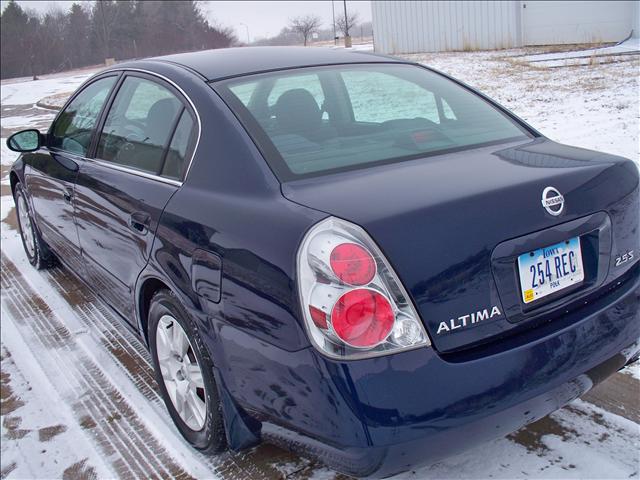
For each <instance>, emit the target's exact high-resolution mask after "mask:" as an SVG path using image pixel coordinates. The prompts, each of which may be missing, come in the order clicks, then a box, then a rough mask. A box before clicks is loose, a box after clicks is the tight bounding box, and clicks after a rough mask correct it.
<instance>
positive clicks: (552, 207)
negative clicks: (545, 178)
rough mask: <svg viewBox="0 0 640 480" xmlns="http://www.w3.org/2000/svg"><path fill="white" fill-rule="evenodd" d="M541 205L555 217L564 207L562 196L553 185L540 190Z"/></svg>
mask: <svg viewBox="0 0 640 480" xmlns="http://www.w3.org/2000/svg"><path fill="white" fill-rule="evenodd" d="M542 206H543V207H544V209H545V210H546V211H547V212H549V214H550V215H553V216H554V217H557V216H558V215H560V214H561V213H562V210H563V209H564V197H563V196H562V194H561V193H560V192H559V191H558V190H557V189H555V188H553V187H547V188H545V189H544V190H543V191H542Z"/></svg>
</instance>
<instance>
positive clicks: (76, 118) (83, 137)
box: [49, 76, 117, 156]
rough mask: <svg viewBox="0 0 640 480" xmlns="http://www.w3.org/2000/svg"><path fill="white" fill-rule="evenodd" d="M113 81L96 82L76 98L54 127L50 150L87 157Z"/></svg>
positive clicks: (110, 78)
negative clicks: (51, 148)
mask: <svg viewBox="0 0 640 480" xmlns="http://www.w3.org/2000/svg"><path fill="white" fill-rule="evenodd" d="M116 78H117V77H115V76H113V77H106V78H101V79H99V80H96V81H95V82H93V83H91V84H90V85H88V86H87V87H85V88H84V90H82V91H81V92H80V93H79V94H78V95H76V97H75V98H74V99H73V100H72V101H71V103H69V105H67V108H65V109H64V111H63V112H62V113H61V114H60V116H59V117H58V119H57V120H56V123H55V124H54V126H53V131H52V135H51V139H50V144H49V145H50V146H51V147H55V148H59V149H61V150H64V151H67V152H70V153H75V154H77V155H82V156H84V155H86V154H87V150H88V149H89V144H90V143H91V136H92V134H93V129H94V127H95V126H96V123H97V121H98V116H99V115H100V111H101V110H102V106H103V105H104V102H105V101H106V99H107V96H108V95H109V92H110V91H111V88H112V87H113V85H114V83H115V82H116Z"/></svg>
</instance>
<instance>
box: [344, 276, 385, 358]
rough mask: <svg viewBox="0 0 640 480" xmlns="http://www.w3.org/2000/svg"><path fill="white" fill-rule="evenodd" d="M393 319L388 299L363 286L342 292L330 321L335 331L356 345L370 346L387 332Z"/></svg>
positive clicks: (375, 343)
mask: <svg viewBox="0 0 640 480" xmlns="http://www.w3.org/2000/svg"><path fill="white" fill-rule="evenodd" d="M394 321H395V315H394V313H393V309H392V308H391V303H390V302H389V300H388V299H387V298H386V297H385V296H384V295H381V294H380V293H378V292H375V291H373V290H367V289H363V288H360V289H357V290H351V291H349V292H347V293H345V294H344V295H342V297H340V298H339V299H338V301H337V302H336V304H335V306H334V307H333V311H332V312H331V325H332V326H333V330H334V332H335V333H336V335H337V336H338V337H339V338H340V339H341V340H342V341H343V342H345V343H346V344H348V345H351V346H352V347H357V348H366V347H373V346H375V345H377V344H379V343H380V342H382V341H383V340H384V339H385V338H387V336H388V335H389V332H391V329H392V328H393V323H394Z"/></svg>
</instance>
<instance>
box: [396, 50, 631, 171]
mask: <svg viewBox="0 0 640 480" xmlns="http://www.w3.org/2000/svg"><path fill="white" fill-rule="evenodd" d="M523 52H524V51H523V50H518V49H516V50H504V51H500V52H449V53H437V54H417V55H405V58H408V59H410V60H412V61H416V62H420V63H423V64H425V65H427V66H429V67H432V68H435V69H437V70H440V71H442V72H444V73H446V74H448V75H451V76H453V77H455V78H457V79H459V80H461V81H463V82H465V83H467V84H469V85H470V86H472V87H474V88H476V89H478V90H479V91H480V92H482V93H484V94H486V95H488V96H489V97H491V98H492V99H494V100H496V101H497V102H498V103H500V104H502V105H503V106H505V107H506V108H508V109H509V110H511V111H512V112H514V113H515V114H516V115H518V116H519V117H520V118H522V119H524V120H525V121H526V122H528V123H529V124H530V125H531V126H533V127H534V128H536V129H537V130H538V131H540V132H541V133H542V134H543V135H546V136H548V137H549V138H551V139H552V140H555V141H557V142H560V143H566V144H569V145H573V146H576V147H582V148H588V149H592V150H600V151H603V152H606V153H612V154H614V155H620V156H623V157H626V158H630V159H632V160H634V161H636V162H640V139H639V134H640V95H639V92H640V75H638V71H639V68H640V59H638V60H635V61H632V62H624V63H612V64H602V65H593V66H587V67H576V68H574V67H571V69H568V68H558V69H551V68H547V69H537V68H533V67H530V66H528V65H522V64H517V63H516V62H514V59H513V57H514V55H518V54H521V53H523Z"/></svg>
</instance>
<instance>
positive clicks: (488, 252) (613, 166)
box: [282, 139, 637, 352]
mask: <svg viewBox="0 0 640 480" xmlns="http://www.w3.org/2000/svg"><path fill="white" fill-rule="evenodd" d="M628 164H629V161H625V160H624V159H620V158H619V157H614V156H611V155H606V154H600V153H597V152H592V151H588V150H583V149H578V148H573V147H568V146H563V145H559V144H556V143H554V142H551V141H549V140H546V139H536V140H534V141H527V143H526V144H523V143H522V142H520V143H518V144H509V145H501V146H500V147H496V146H492V147H483V148H479V149H472V150H466V151H462V152H457V153H450V154H446V155H439V156H433V157H428V158H422V159H418V160H411V161H405V162H399V163H395V164H391V165H380V166H375V167H370V168H364V169H358V170H352V171H348V172H342V173H338V174H331V175H326V176H319V177H314V178H307V179H302V180H297V181H293V182H288V183H284V184H283V185H282V191H283V195H284V196H285V197H286V198H288V199H289V200H291V201H294V202H296V203H299V204H302V205H305V206H308V207H311V208H314V209H317V210H321V211H323V212H326V213H328V214H331V215H334V216H337V217H340V218H343V219H345V220H348V221H351V222H354V223H357V224H359V225H360V226H362V227H363V228H364V229H365V230H366V231H367V232H368V233H369V234H370V235H371V237H372V238H373V239H374V241H376V242H377V243H378V245H379V246H380V248H381V250H382V251H383V253H384V254H385V255H386V256H387V259H388V260H389V262H390V263H391V265H392V266H393V267H394V269H395V271H396V273H397V274H398V276H399V277H400V280H401V281H402V282H403V284H404V286H405V287H406V289H407V291H408V292H409V293H410V295H411V296H412V299H413V301H414V303H415V305H416V307H417V309H418V311H419V313H420V316H421V318H422V321H423V322H424V324H425V327H426V328H427V330H428V332H429V334H430V337H431V339H432V341H433V344H434V346H435V347H436V348H437V349H438V350H440V351H443V352H448V351H453V350H456V349H460V348H468V347H470V346H472V345H475V344H478V343H481V342H486V341H488V340H490V339H491V338H493V337H496V336H500V335H504V334H507V332H508V331H509V330H512V329H514V328H517V327H519V326H521V325H523V324H526V323H527V322H529V321H532V320H533V319H535V318H539V315H536V313H538V312H536V311H535V309H534V311H533V313H532V312H531V311H525V312H524V313H523V311H522V308H520V310H518V308H519V307H521V305H519V301H515V300H513V291H514V289H515V288H516V285H517V281H518V280H517V276H516V275H514V270H513V259H514V255H516V254H518V253H524V252H525V251H527V250H528V249H529V248H532V247H534V246H535V247H536V248H541V247H544V246H547V245H550V244H551V243H549V244H540V242H545V241H550V240H551V239H556V238H560V237H562V238H563V239H564V237H567V238H569V237H572V236H580V235H582V234H585V235H586V234H587V233H589V232H592V231H593V230H589V229H590V228H592V227H593V228H595V229H596V230H597V229H598V228H602V240H601V243H600V244H598V245H596V246H595V248H597V249H600V248H601V249H603V252H600V251H599V250H598V251H597V252H596V253H594V255H595V256H596V257H597V256H598V255H599V254H600V253H602V255H603V257H602V258H597V259H594V261H595V262H596V268H599V269H600V270H601V271H600V272H599V273H600V274H602V275H606V271H602V270H603V269H605V270H606V269H607V268H608V264H607V265H605V264H598V261H599V260H603V259H604V260H608V258H609V256H610V248H611V246H610V245H611V238H610V235H611V232H610V228H609V230H607V225H608V226H609V227H610V222H608V220H607V217H608V216H607V214H605V213H602V214H601V215H604V216H598V217H597V218H595V219H593V218H591V217H590V216H592V215H594V214H595V213H596V212H598V211H602V210H605V209H606V207H607V206H608V205H611V204H613V202H615V201H616V200H617V199H619V198H620V197H621V196H622V195H624V193H625V191H627V193H628V192H629V191H631V190H633V189H634V188H637V173H636V175H635V184H634V183H633V181H631V180H630V179H629V177H630V176H629V174H628V172H629V170H628ZM631 177H633V175H631ZM547 186H553V187H554V188H556V189H557V190H558V191H559V192H561V193H562V195H563V196H564V199H565V205H564V210H563V212H562V214H561V215H559V216H554V215H551V214H549V213H548V212H547V211H546V210H545V209H544V208H543V206H542V202H541V198H542V192H543V190H544V189H545V187H547ZM580 219H582V221H581V220H580ZM585 219H586V220H585ZM572 221H577V223H576V224H571V222H572ZM585 222H586V223H585ZM589 222H591V223H589ZM563 224H569V225H570V226H569V227H567V228H564V229H562V228H560V229H558V228H557V226H558V225H563ZM571 225H573V226H571ZM585 225H586V226H585ZM550 229H552V230H553V229H555V230H558V232H559V235H551V236H549V235H547V236H545V235H542V236H535V235H534V237H532V238H533V239H529V240H527V241H526V242H523V243H522V245H521V246H519V242H518V241H517V239H518V238H520V237H526V236H528V235H530V234H532V233H534V232H544V231H550ZM598 232H599V230H598ZM607 235H609V240H607ZM514 239H515V242H514ZM509 241H511V243H509V244H508V245H507V246H506V247H504V246H503V247H502V248H501V249H498V250H496V247H498V246H499V245H501V244H504V243H505V242H509ZM596 241H600V233H598V238H597V239H596ZM607 249H608V250H607ZM494 250H496V251H497V252H499V253H500V254H499V255H494ZM587 254H588V253H584V254H583V255H587ZM515 258H517V255H516V257H515ZM505 265H507V266H508V267H511V269H509V268H505ZM516 273H517V272H516ZM597 275H598V272H597V271H596V276H595V277H594V278H593V279H592V280H593V284H591V285H590V286H591V287H593V288H595V287H596V286H597V285H596V284H597V282H598V281H601V280H602V279H603V278H604V276H602V277H598V276H597ZM494 276H497V277H499V278H498V281H497V282H496V279H495V278H494ZM577 294H578V295H579V294H580V292H578V293H577ZM509 295H511V297H510V296H509ZM574 296H575V294H574ZM560 304H562V299H560V300H559V301H558V300H557V299H556V300H555V302H554V303H553V305H552V307H553V308H556V309H557V308H558V307H559V305H560ZM543 310H544V312H546V313H549V311H550V307H549V304H547V306H546V308H545V309H543ZM472 320H473V321H472ZM443 323H444V324H445V325H446V326H447V327H448V328H443V327H442V324H443Z"/></svg>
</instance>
